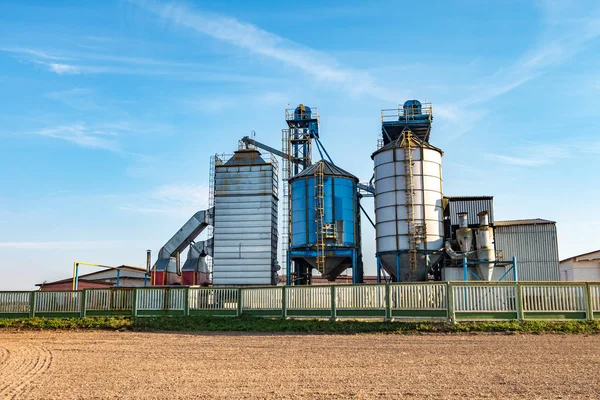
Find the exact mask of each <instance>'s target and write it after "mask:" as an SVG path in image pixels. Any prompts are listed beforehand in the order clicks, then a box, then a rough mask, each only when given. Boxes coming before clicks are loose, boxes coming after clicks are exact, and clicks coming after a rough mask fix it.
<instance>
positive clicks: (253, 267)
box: [213, 149, 279, 285]
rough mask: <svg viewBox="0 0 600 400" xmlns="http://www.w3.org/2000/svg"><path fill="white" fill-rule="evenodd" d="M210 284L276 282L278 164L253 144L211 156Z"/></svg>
mask: <svg viewBox="0 0 600 400" xmlns="http://www.w3.org/2000/svg"><path fill="white" fill-rule="evenodd" d="M215 159H216V161H215V167H214V168H215V175H214V204H215V211H214V213H215V216H214V236H213V238H214V260H213V284H214V285H275V284H277V283H278V281H279V278H278V276H277V270H278V268H279V265H278V263H277V238H278V234H277V207H278V201H279V200H278V175H277V171H278V166H277V162H276V160H275V158H269V157H268V155H261V153H259V152H258V151H257V150H255V149H241V150H238V151H236V152H235V154H233V156H231V157H223V158H218V157H216V158H215Z"/></svg>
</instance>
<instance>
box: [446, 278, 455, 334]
mask: <svg viewBox="0 0 600 400" xmlns="http://www.w3.org/2000/svg"><path fill="white" fill-rule="evenodd" d="M446 297H447V300H448V304H447V306H448V320H449V321H450V323H452V324H453V323H454V322H456V315H455V314H454V287H453V286H452V282H448V286H447V287H446Z"/></svg>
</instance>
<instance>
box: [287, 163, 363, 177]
mask: <svg viewBox="0 0 600 400" xmlns="http://www.w3.org/2000/svg"><path fill="white" fill-rule="evenodd" d="M321 163H322V164H323V175H325V176H340V177H343V178H350V179H354V180H355V181H357V182H358V178H357V177H356V176H354V175H352V174H351V173H350V172H348V171H346V170H343V169H341V168H340V167H338V166H336V165H334V164H332V163H330V162H329V161H327V160H321V161H318V162H316V163H314V164H313V165H311V166H309V167H307V168H305V169H304V170H302V172H300V173H299V174H298V175H294V176H292V177H291V178H290V181H291V180H294V179H298V178H301V177H303V176H308V177H313V176H315V170H316V169H317V165H318V164H321Z"/></svg>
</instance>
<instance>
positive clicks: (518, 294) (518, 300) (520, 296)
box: [515, 282, 525, 321]
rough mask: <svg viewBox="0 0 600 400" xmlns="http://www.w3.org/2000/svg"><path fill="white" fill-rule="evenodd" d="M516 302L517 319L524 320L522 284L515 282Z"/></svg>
mask: <svg viewBox="0 0 600 400" xmlns="http://www.w3.org/2000/svg"><path fill="white" fill-rule="evenodd" d="M515 302H516V304H515V305H516V307H517V320H519V321H523V320H524V319H525V314H523V290H521V284H520V283H519V282H515Z"/></svg>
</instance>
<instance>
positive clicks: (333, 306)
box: [331, 285, 337, 321]
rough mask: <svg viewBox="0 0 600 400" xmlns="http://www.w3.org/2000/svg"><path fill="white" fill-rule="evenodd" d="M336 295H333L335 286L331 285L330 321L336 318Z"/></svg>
mask: <svg viewBox="0 0 600 400" xmlns="http://www.w3.org/2000/svg"><path fill="white" fill-rule="evenodd" d="M335 295H336V293H335V285H331V320H332V321H335V320H336V319H337V317H336V314H337V312H336V307H337V302H336V296H335Z"/></svg>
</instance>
